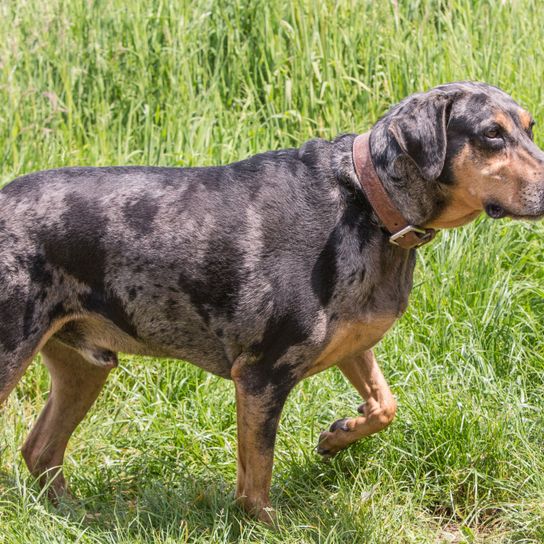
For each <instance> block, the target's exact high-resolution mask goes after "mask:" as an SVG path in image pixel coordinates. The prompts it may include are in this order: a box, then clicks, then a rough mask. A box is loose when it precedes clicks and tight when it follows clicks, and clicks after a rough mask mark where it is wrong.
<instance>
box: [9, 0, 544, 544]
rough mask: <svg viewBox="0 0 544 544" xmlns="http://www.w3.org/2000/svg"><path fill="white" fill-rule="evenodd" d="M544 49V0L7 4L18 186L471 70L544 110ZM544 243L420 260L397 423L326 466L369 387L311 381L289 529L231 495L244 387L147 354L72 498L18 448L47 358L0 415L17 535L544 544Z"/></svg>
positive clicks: (273, 129) (251, 131)
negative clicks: (58, 497)
mask: <svg viewBox="0 0 544 544" xmlns="http://www.w3.org/2000/svg"><path fill="white" fill-rule="evenodd" d="M543 44H544V12H543V11H542V9H541V3H540V2H537V1H536V0H534V1H530V0H519V1H518V0H512V1H505V2H494V1H480V2H476V1H469V0H453V1H447V2H446V1H438V0H413V1H405V2H403V1H401V0H399V1H398V2H387V1H385V0H384V1H382V2H370V1H369V2H362V1H360V2H356V1H351V2H350V1H338V2H333V1H330V0H325V1H321V2H310V1H306V2H302V1H298V2H288V1H286V0H284V1H282V0H268V1H264V0H251V1H250V0H245V1H242V0H219V1H211V0H210V1H208V2H202V1H193V2H189V1H185V2H184V1H179V2H174V1H170V2H169V1H166V0H141V1H139V2H126V1H120V0H109V1H107V2H106V1H103V0H94V1H93V0H49V1H48V2H38V1H37V0H17V1H15V0H4V1H3V2H1V3H0V156H1V158H2V163H1V170H0V184H3V183H6V182H8V181H9V180H11V179H12V178H14V177H15V176H17V175H20V174H23V173H26V172H29V171H32V170H38V169H45V168H52V167H57V166H62V165H76V164H80V165H85V164H88V165H106V164H158V165H179V166H186V165H195V164H199V165H209V164H219V163H225V162H229V161H234V160H238V159H241V158H244V157H246V156H248V155H250V154H252V153H256V152H259V151H263V150H266V149H272V148H280V147H285V146H297V145H299V144H300V143H301V142H303V141H305V140H307V139H309V138H313V137H325V138H330V137H333V136H334V135H336V134H337V133H340V132H349V131H355V132H361V131H363V130H366V129H367V128H368V127H370V126H371V124H372V123H373V122H374V121H375V120H376V119H377V117H379V116H380V115H381V114H383V113H384V112H385V110H386V109H387V107H388V106H389V105H391V104H392V103H395V102H396V101H398V100H400V99H401V98H403V97H404V96H405V95H407V94H409V93H411V92H414V91H418V90H423V89H426V88H429V87H431V86H434V85H436V84H439V83H443V82H447V81H452V80H460V79H475V80H483V81H487V82H490V83H493V84H496V85H499V86H500V87H502V88H503V89H505V90H506V91H508V92H510V93H512V94H513V95H514V97H515V98H516V99H517V100H518V101H519V102H520V103H521V104H523V105H524V106H525V107H527V108H528V109H529V110H530V111H531V112H532V113H533V114H534V116H535V117H536V119H537V121H538V122H542V121H541V119H542V118H543V114H544V110H543V98H542V89H543V86H542V84H541V79H542V74H544V55H543V54H542V46H543ZM542 134H543V133H542V132H541V131H540V130H539V129H538V125H537V130H536V140H537V142H540V143H541V144H543V143H544V138H543V136H542ZM543 234H544V228H543V227H542V226H541V225H539V224H528V223H521V224H515V223H512V222H509V221H502V222H492V221H491V220H487V219H483V220H480V221H479V222H477V223H476V224H475V225H472V226H470V227H466V228H464V229H461V230H459V231H451V232H444V233H442V234H441V235H440V238H439V239H438V240H437V241H436V242H435V243H433V244H432V245H430V246H428V247H426V248H425V249H423V250H422V251H420V256H419V257H418V261H419V262H418V273H417V278H416V287H415V289H414V291H413V294H412V300H411V306H410V308H409V310H408V312H407V314H406V315H405V317H403V318H402V319H401V321H400V322H399V324H398V325H397V326H396V327H395V329H394V330H393V331H392V332H391V333H390V334H389V335H388V336H387V337H386V338H385V340H384V341H383V342H382V344H381V345H380V346H379V347H378V349H377V354H378V357H379V359H380V360H381V361H382V363H381V364H382V367H383V369H384V372H385V373H386V375H387V377H388V378H389V380H390V382H391V384H392V388H393V390H394V393H395V395H396V396H397V398H398V401H399V413H398V417H397V420H396V422H395V423H394V424H393V425H392V426H391V427H390V428H388V429H387V430H386V431H385V432H383V433H381V434H379V435H377V436H374V437H371V438H369V439H367V440H364V441H363V442H361V443H360V444H358V445H356V446H354V447H353V448H351V449H350V450H348V451H346V452H345V453H343V454H341V455H339V456H338V457H337V458H336V459H334V460H333V461H332V462H330V463H322V462H321V461H320V460H319V459H318V458H317V456H316V454H315V453H314V450H313V448H314V446H315V444H316V440H317V436H318V434H319V431H320V430H322V429H323V428H325V427H326V426H327V425H329V424H330V423H331V422H332V421H334V420H335V419H337V418H338V417H341V416H346V415H351V414H353V413H355V408H356V406H357V405H358V403H359V399H358V397H357V394H356V393H355V392H354V391H353V389H352V388H351V387H350V386H349V385H348V384H347V383H346V382H345V380H344V379H343V378H342V376H341V375H340V374H339V373H338V372H337V371H336V370H330V371H327V372H326V373H323V374H321V375H319V376H316V377H315V378H312V379H310V380H307V381H306V382H304V383H303V384H302V385H301V386H299V387H298V388H297V389H296V391H295V392H294V393H293V395H292V397H291V398H290V399H289V402H288V405H287V408H286V410H285V415H284V418H283V419H282V423H281V429H280V434H279V438H278V446H277V456H276V458H277V461H276V471H275V476H274V482H273V489H272V496H273V501H274V502H275V503H276V504H277V505H278V506H279V528H278V529H277V530H275V531H272V530H270V529H267V528H265V527H262V526H260V525H259V524H257V523H254V522H253V521H251V520H250V519H248V518H247V517H245V516H244V515H243V514H242V513H241V512H240V511H239V510H238V508H237V507H236V505H235V504H234V503H233V500H232V490H233V487H234V482H235V451H236V433H235V410H234V397H233V391H232V385H231V384H230V383H228V382H226V381H222V380H220V379H218V378H215V377H212V376H210V375H207V374H205V373H203V372H201V371H200V370H198V369H197V368H195V367H193V366H190V365H187V364H185V363H180V362H177V361H158V360H153V359H143V358H138V357H132V356H125V357H124V358H123V359H122V364H121V368H120V369H119V370H118V371H116V372H115V373H114V375H113V376H112V379H111V380H110V381H109V383H108V385H107V387H106V389H105V391H104V394H103V395H102V396H101V398H100V399H99V401H98V403H97V405H96V408H95V409H93V411H92V412H91V414H90V415H89V417H88V418H87V420H86V421H85V423H84V424H83V426H82V427H81V428H80V429H79V430H78V431H77V432H76V434H75V436H74V439H73V440H72V442H71V445H70V448H69V452H68V457H67V462H66V470H67V473H68V476H69V478H70V479H71V482H72V486H73V489H74V491H75V492H76V494H77V495H78V496H79V497H80V500H79V501H77V502H75V503H69V504H64V505H61V507H60V508H59V509H54V508H52V507H51V506H50V505H49V504H48V503H47V502H46V501H45V500H44V499H43V498H42V497H41V495H40V492H39V490H38V488H37V487H36V485H35V483H34V482H33V481H32V479H31V478H30V477H29V475H28V473H27V471H26V468H25V467H24V465H23V463H22V461H21V458H20V455H19V451H18V450H19V447H20V445H21V443H22V442H23V440H24V438H25V436H26V435H27V433H28V431H29V428H30V426H31V424H32V421H33V420H34V419H35V418H36V416H37V413H38V411H39V409H40V408H41V406H42V405H43V403H44V400H45V398H46V395H47V389H48V377H47V373H46V371H45V370H44V369H43V367H41V365H39V364H35V365H34V366H33V367H32V368H31V370H30V371H29V372H28V373H27V375H26V376H25V378H24V379H23V381H22V382H21V384H20V386H19V387H18V388H17V390H16V392H15V393H14V394H13V395H12V396H11V398H10V400H9V402H8V403H7V405H6V406H4V407H2V409H1V415H0V542H1V543H3V542H6V543H10V544H11V543H23V542H29V543H38V542H39V543H42V542H44V543H45V542H51V543H62V542H86V543H87V542H88V543H103V542H111V543H114V542H115V543H129V542H130V543H136V542H142V543H143V542H146V543H147V542H157V543H158V542H160V543H167V542H168V543H169V542H200V543H204V542H206V543H207V542H214V543H215V542H218V543H223V542H277V543H300V542H320V543H344V542H345V543H350V544H351V543H354V542H355V543H359V542H361V543H362V542H372V543H374V542H377V543H382V542H388V543H404V542H420V543H427V542H444V543H448V542H457V543H459V542H467V543H472V542H490V543H497V542H524V543H528V542H534V543H538V542H543V541H544V450H543V449H542V444H543V442H544V421H543V419H544V418H543V416H542V410H543V408H544V399H543V392H544V334H543V332H544V323H543V317H544V296H543V295H544V281H543V280H544V269H543V263H544V259H543V251H542V243H541V239H542V236H543Z"/></svg>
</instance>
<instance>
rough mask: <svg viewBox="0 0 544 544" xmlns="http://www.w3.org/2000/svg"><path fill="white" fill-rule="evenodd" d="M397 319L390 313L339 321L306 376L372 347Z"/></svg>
mask: <svg viewBox="0 0 544 544" xmlns="http://www.w3.org/2000/svg"><path fill="white" fill-rule="evenodd" d="M396 320H397V316H396V315H389V316H379V317H373V318H368V319H365V320H361V321H345V322H340V323H338V325H336V326H335V327H334V329H333V331H332V333H331V334H330V336H329V338H328V339H327V341H326V343H325V344H324V346H323V349H322V350H321V351H320V353H319V354H318V356H317V357H316V358H315V360H314V362H313V364H312V365H311V367H310V369H309V370H308V372H307V373H306V376H311V375H312V374H316V373H317V372H321V371H322V370H325V369H326V368H328V367H330V366H332V365H335V364H338V363H341V362H343V361H345V360H347V359H349V358H350V357H354V356H357V355H358V354H360V353H362V352H363V351H366V350H368V349H371V348H372V347H373V346H374V345H376V344H377V343H378V342H379V341H380V340H381V339H382V337H383V335H384V334H385V333H386V332H387V331H388V330H389V329H390V328H391V326H392V325H393V323H394V322H395V321H396Z"/></svg>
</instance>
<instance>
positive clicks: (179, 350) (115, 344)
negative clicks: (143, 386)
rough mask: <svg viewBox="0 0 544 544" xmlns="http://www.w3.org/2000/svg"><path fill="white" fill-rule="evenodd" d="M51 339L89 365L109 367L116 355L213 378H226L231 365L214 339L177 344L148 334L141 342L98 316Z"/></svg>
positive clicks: (79, 321)
mask: <svg viewBox="0 0 544 544" xmlns="http://www.w3.org/2000/svg"><path fill="white" fill-rule="evenodd" d="M54 338H55V339H56V340H58V341H60V342H62V343H64V344H66V345H68V346H70V347H72V348H73V349H75V350H76V351H78V352H79V353H80V354H81V355H83V357H84V358H85V359H87V360H89V362H91V363H93V364H98V365H101V366H102V365H104V366H112V365H111V360H112V357H107V352H111V356H113V358H114V359H115V357H114V356H115V354H116V353H117V352H122V353H129V354H132V355H144V356H149V357H160V358H173V359H180V360H184V361H188V362H190V363H193V364H195V365H196V366H199V367H201V368H203V369H204V370H207V371H208V372H211V373H213V374H216V375H219V376H222V377H224V378H230V368H231V363H230V361H229V359H228V358H227V355H226V352H225V349H224V347H223V345H222V343H221V342H219V341H218V339H217V338H213V337H212V336H210V335H209V334H206V333H205V332H204V331H200V332H199V336H198V340H197V341H191V339H187V338H185V339H184V340H185V341H184V342H181V340H182V339H180V342H179V343H176V342H173V341H171V340H170V341H168V340H165V339H164V338H163V337H161V335H160V334H157V335H156V336H154V335H153V334H152V333H151V334H150V336H149V335H145V338H133V337H132V336H130V335H129V334H127V333H126V332H124V331H122V330H121V329H120V328H119V327H117V326H116V325H115V324H114V323H112V322H111V321H110V320H108V319H106V318H102V317H101V316H87V317H84V318H81V319H76V320H74V321H71V322H69V323H68V324H67V325H65V326H64V327H63V328H62V329H61V330H60V331H59V332H58V333H57V334H56V335H55V336H54Z"/></svg>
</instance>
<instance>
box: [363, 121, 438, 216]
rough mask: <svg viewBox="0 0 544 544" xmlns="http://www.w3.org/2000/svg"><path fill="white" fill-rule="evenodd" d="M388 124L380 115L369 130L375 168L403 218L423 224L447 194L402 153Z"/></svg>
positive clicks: (435, 214)
mask: <svg viewBox="0 0 544 544" xmlns="http://www.w3.org/2000/svg"><path fill="white" fill-rule="evenodd" d="M388 126H389V123H388V122H387V119H382V120H380V121H378V123H376V125H375V126H374V127H373V128H372V131H371V133H370V151H371V156H372V162H373V164H374V168H375V170H376V173H377V174H378V177H379V178H380V181H381V182H382V184H383V186H384V188H385V190H386V192H387V194H388V195H389V197H390V198H391V200H392V202H393V204H394V205H395V206H396V207H397V208H398V210H399V211H400V213H401V214H402V215H403V216H404V218H405V219H406V221H407V222H408V223H410V224H413V225H421V226H425V225H427V224H428V223H429V222H430V221H431V220H432V219H433V218H434V217H436V216H437V215H438V214H439V213H440V212H441V211H442V209H443V207H444V206H445V204H446V197H445V195H444V192H443V191H442V190H441V188H440V185H439V183H438V182H437V181H427V180H425V179H423V178H422V176H421V174H420V173H419V170H418V168H417V166H416V165H415V164H414V163H413V161H412V160H411V159H410V158H409V157H407V156H406V155H404V154H403V153H402V151H401V149H400V147H399V145H398V144H397V142H396V140H395V138H394V137H393V135H392V134H391V133H390V132H389V130H388Z"/></svg>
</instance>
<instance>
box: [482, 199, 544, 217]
mask: <svg viewBox="0 0 544 544" xmlns="http://www.w3.org/2000/svg"><path fill="white" fill-rule="evenodd" d="M485 213H487V215H488V216H489V217H491V218H492V219H502V218H503V217H510V218H511V219H517V220H523V219H526V220H529V221H536V220H537V219H541V218H542V217H544V211H543V212H540V213H533V214H517V213H512V212H509V211H508V210H506V209H505V208H503V207H502V206H499V205H498V204H495V203H489V204H486V206H485Z"/></svg>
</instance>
